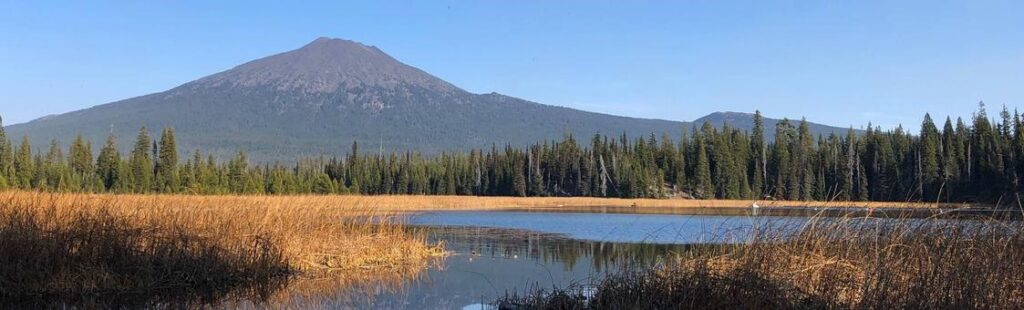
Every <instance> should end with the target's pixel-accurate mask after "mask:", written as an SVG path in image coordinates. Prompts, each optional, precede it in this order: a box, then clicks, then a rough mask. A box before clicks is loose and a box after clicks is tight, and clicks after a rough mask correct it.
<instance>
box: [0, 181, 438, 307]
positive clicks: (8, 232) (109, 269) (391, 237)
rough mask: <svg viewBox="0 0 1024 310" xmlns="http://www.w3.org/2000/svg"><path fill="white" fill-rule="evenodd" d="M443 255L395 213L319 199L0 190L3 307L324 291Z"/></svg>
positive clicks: (197, 301)
mask: <svg viewBox="0 0 1024 310" xmlns="http://www.w3.org/2000/svg"><path fill="white" fill-rule="evenodd" d="M367 218H374V219H375V220H373V221H367V220H366V219H367ZM442 252H443V251H442V250H441V249H439V248H438V247H434V246H430V245H428V244H427V243H426V241H425V237H423V236H422V235H420V234H417V233H416V232H415V231H410V230H408V229H406V228H405V227H402V225H401V223H400V222H399V218H398V217H397V216H396V215H395V214H394V213H390V212H388V211H381V210H380V209H379V207H377V206H373V205H366V204H350V205H338V204H336V203H335V202H334V201H332V200H329V199H317V198H316V197H305V198H302V197H297V198H295V199H291V200H288V199H279V198H275V199H266V198H263V197H224V196H221V197H212V196H211V197H190V196H142V195H125V196H116V195H82V194H44V193H30V192H3V193H0V304H3V305H8V306H17V307H62V306H64V305H72V306H76V307H87V308H93V307H95V308H108V307H116V308H119V307H132V308H134V307H166V306H168V305H174V306H172V307H178V306H181V305H185V306H188V305H209V304H216V303H218V302H221V301H224V300H231V299H244V300H266V299H269V298H271V297H272V296H275V295H278V293H279V292H281V291H282V290H283V288H284V287H285V286H286V285H288V284H290V283H297V282H302V283H321V285H322V286H323V287H322V288H321V289H320V290H319V291H323V292H325V294H328V293H327V291H329V290H338V289H340V287H339V286H340V285H342V284H352V283H358V282H360V281H372V280H375V279H377V278H389V279H398V278H403V277H405V276H406V275H408V274H415V273H417V272H419V270H422V269H423V268H424V267H425V266H426V265H427V264H428V261H429V260H430V259H431V258H432V257H435V256H437V255H439V254H440V253H442ZM310 279H321V280H326V281H307V280H310ZM306 286H307V288H306V289H307V290H309V291H318V290H316V289H314V288H311V286H315V284H306Z"/></svg>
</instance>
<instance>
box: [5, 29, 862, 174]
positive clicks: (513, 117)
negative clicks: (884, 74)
mask: <svg viewBox="0 0 1024 310" xmlns="http://www.w3.org/2000/svg"><path fill="white" fill-rule="evenodd" d="M698 120H700V119H698ZM767 120H768V119H766V124H767ZM736 121H737V123H742V122H740V121H739V120H736ZM690 125H692V123H688V122H681V121H671V120H661V119H644V118H634V117H624V116H615V115H608V114H601V113H594V112H588V111H583V110H578V109H573V108H569V107H560V106H553V105H544V104H540V103H536V102H532V101H529V100H525V99H521V98H517V97H514V96H509V95H504V94H498V93H485V94H474V93H470V92H468V91H465V90H463V89H462V88H459V87H458V86H456V85H453V84H451V83H448V82H446V81H444V80H442V79H440V78H438V77H436V76H433V75H431V74H429V73H427V72H424V71H422V70H420V69H418V68H415V67H413V66H410V65H407V64H405V63H402V62H400V61H398V60H397V59H394V58H393V57H391V56H390V55H388V54H386V53H384V52H383V51H381V50H380V49H378V48H376V47H373V46H369V45H364V44H361V43H358V42H354V41H348V40H341V39H330V38H325V37H321V38H317V39H316V40H314V41H313V42H310V43H309V44H306V45H304V46H303V47H301V48H299V49H295V50H291V51H286V52H283V53H278V54H274V55H270V56H267V57H263V58H260V59H256V60H253V61H249V62H246V63H243V64H240V65H238V66H235V67H233V68H231V69H228V70H225V71H221V72H218V73H214V74H211V75H207V76H205V77H201V78H199V79H196V80H193V81H190V82H186V83H184V84H181V85H179V86H176V87H174V88H171V89H169V90H167V91H163V92H157V93H153V94H148V95H142V96H137V97H132V98H127V99H124V100H119V101H115V102H111V103H107V104H101V105H97V106H93V107H90V108H86V109H82V110H77V111H71V112H68V113H64V114H59V115H54V116H47V117H44V118H40V119H36V120H33V121H30V122H27V123H22V124H16V125H11V126H7V127H6V128H7V129H8V131H9V134H10V136H12V137H18V138H20V137H21V136H22V135H27V136H29V137H30V138H31V139H32V141H35V142H34V144H35V145H37V146H40V145H43V143H45V142H47V141H49V140H50V139H51V138H56V139H58V140H59V141H60V142H61V143H62V144H65V145H66V144H68V143H70V141H72V140H73V139H74V136H75V135H77V134H79V133H81V134H82V135H83V136H85V137H86V139H88V140H90V141H91V142H92V143H93V144H94V145H97V144H101V143H103V141H104V140H105V138H106V136H107V135H108V134H110V133H113V134H115V135H116V136H117V137H118V142H119V143H118V144H119V147H120V149H121V150H122V151H127V150H128V147H129V146H130V145H131V142H132V139H134V137H135V134H136V132H137V131H138V129H139V127H141V126H148V129H149V131H150V132H151V134H152V133H154V132H158V131H159V130H160V128H162V127H174V128H175V131H176V134H177V140H178V143H179V150H180V151H182V152H183V153H186V152H192V151H193V150H195V149H200V150H202V151H203V152H205V153H209V154H212V155H215V156H219V157H224V156H229V155H230V154H233V153H235V152H237V151H238V150H240V149H242V150H245V151H246V152H247V153H248V154H250V156H251V158H253V159H254V160H256V161H260V162H266V161H291V160H295V159H296V158H297V157H302V156H317V155H321V154H341V153H344V152H346V151H347V150H348V148H349V146H350V144H351V143H352V141H359V142H360V143H364V144H369V145H378V144H379V145H380V146H381V147H383V148H386V149H387V150H389V151H405V150H418V151H421V152H423V153H426V154H437V153H441V152H447V151H456V150H467V149H473V148H488V147H491V146H492V145H506V144H508V145H513V146H522V145H527V144H531V143H535V142H539V141H543V140H549V139H560V138H561V137H562V136H563V135H564V134H566V133H571V134H574V135H577V136H589V135H593V134H595V133H601V134H605V135H612V136H617V135H619V134H622V133H626V134H628V135H630V136H634V137H639V136H646V135H648V134H650V133H657V134H661V133H668V134H670V135H672V136H673V137H675V136H678V134H679V133H680V132H681V130H682V129H683V128H684V127H689V126H690ZM715 125H716V126H717V125H718V124H715ZM821 126H822V127H821V128H818V129H820V130H832V131H835V130H837V129H836V128H835V127H827V126H824V125H821ZM736 127H739V128H741V129H748V128H743V125H738V126H736ZM769 131H770V130H769ZM844 132H845V130H844ZM94 148H95V147H94Z"/></svg>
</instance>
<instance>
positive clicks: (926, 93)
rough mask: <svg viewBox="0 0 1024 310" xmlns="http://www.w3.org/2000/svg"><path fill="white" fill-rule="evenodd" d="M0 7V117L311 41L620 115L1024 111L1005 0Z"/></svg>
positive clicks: (1018, 10) (1019, 15) (843, 116)
mask: <svg viewBox="0 0 1024 310" xmlns="http://www.w3.org/2000/svg"><path fill="white" fill-rule="evenodd" d="M292 2H301V3H292ZM0 8H2V9H0V115H2V116H3V117H4V121H5V124H12V123H19V122H25V121H28V120H31V119H34V118H37V117H40V116H43V115H48V114H54V113H62V112H68V111H72V110H77V109H81V108H85V107H89V106H93V105H97V104H102V103H107V102H110V101H114V100H118V99H124V98H128V97H133V96H138V95H144V94H148V93H153V92H158V91H163V90H166V89H169V88H171V87H174V86H177V85H179V84H182V83H184V82H187V81H190V80H193V79H196V78H199V77H202V76H205V75H208V74H211V73H215V72H218V71H222V70H226V69H229V68H231V67H233V66H235V65H238V64H241V63H243V62H245V61H249V60H252V59H256V58H260V57H263V56H267V55H270V54H274V53H278V52H283V51H287V50H291V49H295V48H298V47H300V46H302V45H304V44H306V43H308V42H309V41H312V40H313V39H315V38H317V37H319V36H329V37H337V38H345V39H351V40H355V41H359V42H362V43H364V44H368V45H375V46H377V47H379V48H380V49H381V50H383V51H385V52H386V53H389V54H391V55H392V56H394V57H395V58H397V59H399V60H401V61H403V62H405V63H407V64H410V65H413V66H416V67H419V68H421V69H423V70H425V71H427V72H430V73H432V74H434V75H437V76H439V77H441V78H442V79H445V80H447V81H449V82H452V83H453V84H455V85H458V86H461V87H463V88H465V89H467V90H469V91H472V92H477V93H486V92H492V91H494V92H499V93H503V94H508V95H512V96H516V97H521V98H524V99H529V100H532V101H537V102H541V103H546V104H553V105H561V106H568V107H574V108H579V109H584V110H591V111H597V112H606V113H612V114H619V115H627V116H636V117H649V118H662V119H670V120H692V119H695V118H697V117H700V116H703V115H705V114H707V113H710V112H714V111H743V112H752V111H754V110H755V109H760V110H761V111H763V112H764V113H765V114H766V115H768V116H773V117H783V116H786V117H790V118H799V117H801V116H806V117H807V118H808V119H809V120H812V121H815V122H821V123H826V124H831V125H837V126H850V125H853V126H857V127H860V126H862V125H863V124H866V123H867V122H869V121H870V122H874V123H875V124H878V125H881V126H884V127H893V126H895V125H897V124H899V123H902V124H904V125H905V127H907V128H910V129H913V130H916V129H917V128H918V126H919V124H920V122H921V117H922V116H923V114H924V113H925V112H932V115H933V116H935V117H936V118H939V119H940V121H941V118H943V117H944V116H945V115H953V116H965V117H967V116H970V115H971V113H972V112H973V111H974V110H975V109H976V103H977V102H978V101H981V100H984V101H985V102H986V103H987V104H988V105H989V107H990V109H992V110H996V109H999V107H1000V106H1001V105H1004V104H1005V105H1007V106H1009V107H1010V109H1014V108H1016V107H1021V108H1024V1H1019V0H1018V1H976V0H972V1H942V0H930V1H718V0H714V1H655V2H646V1H610V2H600V1H592V0H588V1H395V2H384V1H364V2H358V3H345V2H342V1H325V3H314V1H282V2H277V3H260V2H257V1H237V2H231V1H125V2H101V1H75V2H71V1H69V2H50V1H20V0H17V1H11V0H0ZM1022 111H1024V110H1022ZM991 112H997V111H991Z"/></svg>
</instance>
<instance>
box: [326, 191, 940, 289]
mask: <svg viewBox="0 0 1024 310" xmlns="http://www.w3.org/2000/svg"><path fill="white" fill-rule="evenodd" d="M624 212H628V210H608V209H600V208H599V209H587V210H578V211H576V212H550V211H541V212H537V211H521V210H520V211H441V212H425V213H418V214H414V215H410V216H409V217H408V219H407V221H408V223H409V224H410V225H412V226H414V227H417V229H423V230H425V231H426V232H427V233H428V236H429V239H430V241H432V242H444V244H445V247H446V249H447V250H448V251H449V252H451V255H450V256H448V257H447V258H445V259H444V260H443V261H441V262H440V263H439V264H438V266H437V267H435V268H431V269H430V270H428V271H427V272H426V273H424V274H423V275H422V276H420V277H418V278H416V279H412V280H409V281H407V282H406V283H404V284H401V285H400V286H399V287H397V288H396V287H388V288H382V287H381V288H374V289H371V290H370V292H369V293H366V292H363V293H360V294H363V295H365V296H362V297H364V298H358V299H353V298H351V297H352V296H349V295H351V294H352V293H351V292H346V293H342V294H348V295H346V296H339V298H338V299H337V300H322V301H319V302H318V303H319V306H321V307H325V308H377V309H478V308H481V307H484V306H483V305H485V304H487V303H490V302H493V301H494V300H495V299H496V298H499V297H501V296H504V295H505V294H513V293H516V292H519V293H522V292H528V291H532V290H535V289H538V288H540V289H550V288H552V287H568V286H575V287H587V286H589V285H592V284H595V283H596V282H598V281H600V280H601V279H602V278H604V277H605V276H607V275H608V274H609V273H614V272H618V271H621V270H623V269H626V268H649V267H652V266H657V265H659V264H662V263H664V262H665V261H666V259H667V258H669V257H670V256H671V255H672V254H673V253H678V252H681V251H686V250H687V249H689V248H692V247H695V246H700V245H701V244H713V243H733V242H744V241H746V240H747V239H748V238H749V237H750V235H751V231H753V230H755V229H758V228H764V229H767V228H772V230H778V228H783V230H787V229H788V230H795V229H797V228H799V227H800V226H801V225H803V224H806V223H807V222H808V221H809V220H808V217H807V216H808V215H809V214H804V213H806V212H807V210H801V211H799V212H804V213H794V212H797V211H794V210H790V211H786V210H780V209H775V210H761V211H759V212H762V213H761V214H754V212H758V211H752V210H749V209H748V210H738V211H737V210H730V211H726V212H725V213H720V214H708V213H707V212H706V210H704V211H700V210H697V211H694V212H685V211H683V212H680V211H675V214H673V213H669V214H665V213H659V214H652V213H624ZM812 212H813V211H812ZM854 212H856V210H854ZM883 214H884V213H883ZM875 215H879V214H875ZM901 216H906V214H901ZM920 216H929V214H921V215H920ZM870 220H871V221H873V220H878V219H877V218H876V219H870ZM342 297H343V298H342ZM342 300H344V301H342ZM484 308H486V307H484Z"/></svg>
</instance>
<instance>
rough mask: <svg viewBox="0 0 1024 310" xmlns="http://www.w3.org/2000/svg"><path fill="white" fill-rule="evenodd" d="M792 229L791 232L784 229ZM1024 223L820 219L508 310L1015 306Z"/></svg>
mask: <svg viewBox="0 0 1024 310" xmlns="http://www.w3.org/2000/svg"><path fill="white" fill-rule="evenodd" d="M791 229H797V231H798V232H797V233H796V234H795V235H793V234H792V232H790V233H786V231H792V230H791ZM1022 261H1024V230H1022V229H1021V226H1020V223H1006V222H997V221H991V222H984V223H974V224H965V223H964V222H956V221H919V220H906V221H900V222H898V223H895V224H894V223H892V222H889V223H888V224H883V223H882V222H877V221H876V222H872V221H865V220H864V219H853V218H847V219H839V220H836V219H816V220H815V221H814V222H813V223H812V224H810V225H807V226H804V227H788V228H786V227H775V228H768V229H765V230H763V231H760V232H758V234H757V237H756V238H755V239H754V240H753V241H751V242H749V243H745V244H740V245H734V246H725V247H719V248H713V250H705V251H699V252H692V253H683V254H681V256H680V257H679V258H678V261H676V262H673V263H670V264H669V265H667V266H665V267H663V268H658V269H654V270H640V271H632V272H624V273H622V274H619V275H617V276H613V277H610V278H608V279H605V280H603V282H601V283H599V284H598V285H597V287H596V290H593V291H591V292H586V291H585V290H581V289H579V288H565V289H560V290H555V291H553V292H552V291H537V292H532V293H529V294H527V295H526V296H508V297H506V298H504V299H502V300H499V301H498V302H497V304H498V305H499V306H500V308H504V309H669V308H704V309H890V308H896V309H901V308H902V309H908V308H910V309H922V308H924V309H977V308H980V309H1020V308H1022V307H1024V264H1021V262H1022Z"/></svg>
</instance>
